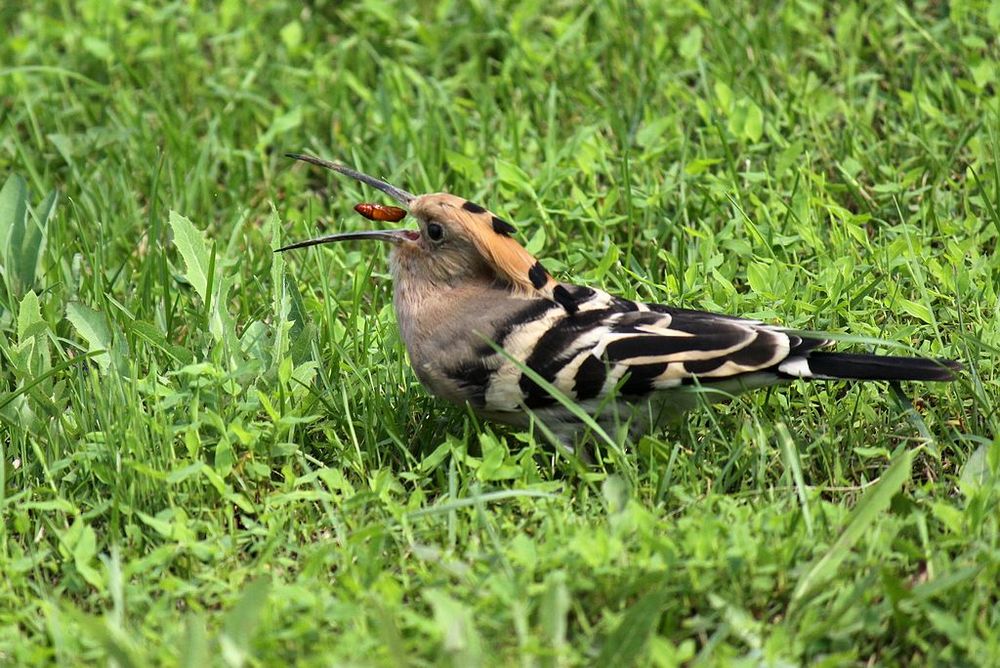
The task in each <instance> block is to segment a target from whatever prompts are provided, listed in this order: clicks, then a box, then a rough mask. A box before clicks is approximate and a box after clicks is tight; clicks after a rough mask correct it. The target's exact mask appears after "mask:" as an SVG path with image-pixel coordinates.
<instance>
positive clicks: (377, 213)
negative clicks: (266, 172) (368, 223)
mask: <svg viewBox="0 0 1000 668" xmlns="http://www.w3.org/2000/svg"><path fill="white" fill-rule="evenodd" d="M285 155H287V156H288V157H289V158H294V159H295V160H302V161H303V162H308V163H312V164H314V165H319V166H320V167H326V168H327V169H332V170H333V171H335V172H339V173H340V174H344V175H345V176H349V177H351V178H352V179H355V180H357V181H361V182H362V183H364V184H367V185H369V186H371V187H372V188H375V189H376V190H379V191H381V192H383V193H385V194H386V195H389V197H392V198H393V199H394V200H396V201H397V202H399V203H400V204H403V205H404V206H405V205H408V204H409V203H410V202H412V201H413V200H415V199H416V196H415V195H413V194H411V193H408V192H406V191H405V190H402V189H401V188H397V187H396V186H393V185H390V184H388V183H386V182H385V181H382V180H380V179H376V178H375V177H373V176H368V175H367V174H362V173H361V172H358V171H355V170H353V169H351V168H350V167H347V166H345V165H341V164H339V163H336V162H330V161H329V160H324V159H322V158H317V157H315V156H312V155H304V154H301V153H286V154H285ZM354 210H355V211H357V212H358V213H360V214H361V215H362V216H364V217H365V218H367V219H368V220H378V221H389V222H398V221H400V220H402V219H403V218H404V217H405V216H406V211H405V210H404V209H400V208H398V207H395V206H384V205H381V204H369V203H367V202H365V203H361V204H358V205H357V206H356V207H354ZM355 239H376V240H378V241H388V242H390V243H393V244H400V243H403V242H404V241H411V242H412V241H418V240H419V239H420V232H418V231H417V230H365V231H361V232H339V233H337V234H328V235H326V236H323V237H317V238H315V239H307V240H306V241H298V242H296V243H293V244H289V245H287V246H283V247H281V248H278V249H277V250H275V251H274V252H275V253H281V252H284V251H287V250H293V249H296V248H307V247H309V246H317V245H319V244H328V243H333V242H336V241H353V240H355Z"/></svg>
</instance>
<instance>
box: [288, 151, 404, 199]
mask: <svg viewBox="0 0 1000 668" xmlns="http://www.w3.org/2000/svg"><path fill="white" fill-rule="evenodd" d="M285 155H286V156H288V157H289V158H293V159H295V160H301V161H303V162H309V163H312V164H314V165H319V166H320V167H326V168H327V169H332V170H333V171H335V172H339V173H340V174H343V175H344V176H350V177H351V178H352V179H355V180H357V181H361V183H365V184H368V185H370V186H371V187H372V188H375V190H379V191H381V192H384V193H385V194H386V195H388V196H389V197H391V198H393V199H394V200H396V201H397V202H399V203H400V204H403V205H407V204H409V203H410V202H412V201H413V200H415V199H416V198H417V196H416V195H414V194H412V193H408V192H406V191H405V190H403V189H401V188H397V187H396V186H394V185H390V184H388V183H386V182H385V181H382V180H380V179H376V178H375V177H374V176H368V175H367V174H362V173H361V172H359V171H356V170H353V169H351V168H350V167H348V166H346V165H342V164H340V163H339V162H331V161H329V160H324V159H323V158H317V157H316V156H313V155H305V154H303V153H286V154H285Z"/></svg>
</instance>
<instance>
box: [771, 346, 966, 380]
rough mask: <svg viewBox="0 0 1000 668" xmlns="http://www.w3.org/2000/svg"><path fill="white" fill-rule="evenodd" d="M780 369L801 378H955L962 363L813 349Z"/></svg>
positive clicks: (782, 365) (783, 364)
mask: <svg viewBox="0 0 1000 668" xmlns="http://www.w3.org/2000/svg"><path fill="white" fill-rule="evenodd" d="M778 369H779V371H782V372H783V373H786V374H788V375H791V376H797V377H799V378H816V379H835V378H840V379H845V380H955V372H956V371H960V370H961V369H962V365H961V364H959V363H958V362H955V361H953V360H932V359H925V358H921V357H890V356H882V355H859V354H855V353H828V352H810V353H809V354H808V355H807V356H803V357H798V358H796V357H794V356H793V357H790V358H789V359H788V360H786V361H785V362H783V363H782V364H780V365H779V367H778Z"/></svg>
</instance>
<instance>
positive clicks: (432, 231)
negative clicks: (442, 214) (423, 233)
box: [427, 223, 444, 241]
mask: <svg viewBox="0 0 1000 668" xmlns="http://www.w3.org/2000/svg"><path fill="white" fill-rule="evenodd" d="M443 237H444V228H442V227H441V225H439V224H438V223H427V238H428V239H430V240H431V241H441V239H442V238H443Z"/></svg>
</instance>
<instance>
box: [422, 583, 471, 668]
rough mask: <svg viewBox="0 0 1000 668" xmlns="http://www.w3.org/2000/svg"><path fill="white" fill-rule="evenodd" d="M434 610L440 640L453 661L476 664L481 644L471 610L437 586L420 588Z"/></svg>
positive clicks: (465, 664) (467, 664) (461, 663)
mask: <svg viewBox="0 0 1000 668" xmlns="http://www.w3.org/2000/svg"><path fill="white" fill-rule="evenodd" d="M424 598H425V599H427V602H428V603H430V605H431V609H432V610H433V611H434V622H435V623H436V624H437V627H438V630H439V631H440V632H441V635H442V636H443V638H442V644H443V645H444V649H445V651H446V652H447V653H448V654H450V655H451V656H452V658H453V660H454V662H455V663H456V664H457V665H460V666H476V665H479V664H480V663H481V661H482V646H481V642H480V639H479V634H478V633H477V632H476V627H475V624H474V622H473V616H472V612H471V611H470V610H469V609H468V608H467V607H466V606H465V605H463V604H462V603H461V602H460V601H457V600H455V599H454V598H452V597H451V596H449V595H448V594H446V593H445V592H443V591H440V590H437V589H429V590H427V591H425V592H424Z"/></svg>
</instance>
